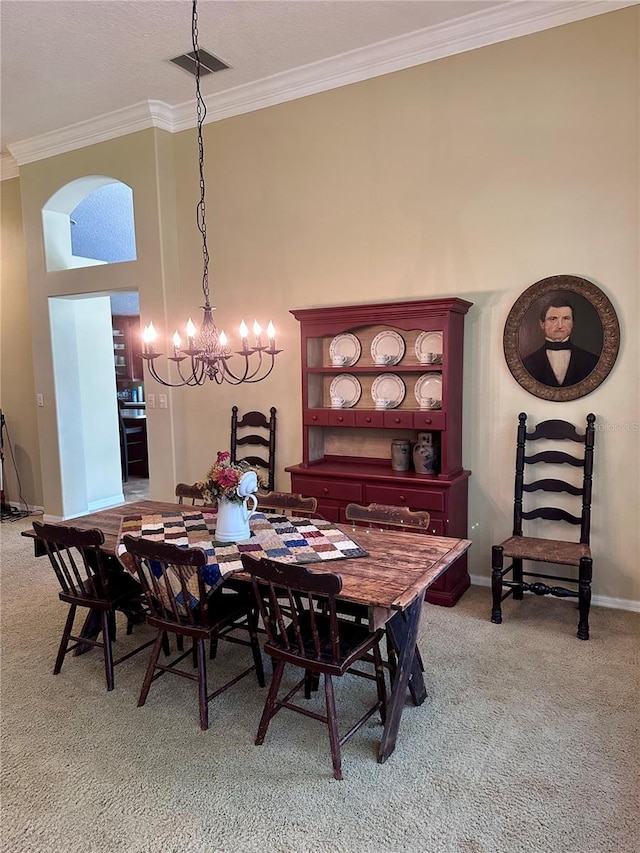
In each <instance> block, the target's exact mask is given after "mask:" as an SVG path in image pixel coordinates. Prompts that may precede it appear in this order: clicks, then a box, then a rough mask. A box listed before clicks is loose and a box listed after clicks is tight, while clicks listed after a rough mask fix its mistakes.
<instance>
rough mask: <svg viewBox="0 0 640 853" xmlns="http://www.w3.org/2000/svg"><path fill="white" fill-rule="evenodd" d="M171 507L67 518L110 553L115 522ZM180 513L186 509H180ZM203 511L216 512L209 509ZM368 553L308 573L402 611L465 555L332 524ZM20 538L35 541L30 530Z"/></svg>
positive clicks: (349, 595) (429, 539) (436, 544)
mask: <svg viewBox="0 0 640 853" xmlns="http://www.w3.org/2000/svg"><path fill="white" fill-rule="evenodd" d="M176 508H177V505H176V504H174V503H161V502H159V501H136V502H135V503H128V504H120V505H119V506H116V507H112V508H111V509H104V510H101V511H100V512H94V513H90V514H88V515H83V516H80V517H78V518H73V519H69V520H68V521H67V522H65V523H66V524H68V525H72V526H74V527H79V528H80V529H82V530H87V529H89V528H93V527H97V528H98V529H100V530H101V531H102V532H103V534H104V538H105V542H104V548H103V550H104V551H105V552H107V553H109V554H115V552H116V545H117V539H118V533H119V531H120V523H121V521H122V518H123V517H124V516H128V515H137V514H142V515H152V514H154V513H162V512H175V511H176ZM182 509H185V510H187V509H189V508H188V507H182ZM202 509H203V511H209V512H215V510H213V509H209V510H207V508H202ZM336 526H337V527H338V528H339V529H341V530H343V531H344V532H345V533H347V534H348V535H349V537H350V538H352V539H354V540H355V541H356V542H357V543H358V544H359V545H360V546H361V547H362V548H364V549H365V550H366V551H367V556H366V557H356V558H354V559H346V560H337V561H335V562H332V563H331V564H329V565H327V564H323V565H319V564H317V563H314V564H313V566H312V569H313V571H332V572H335V573H336V574H339V575H341V576H342V593H341V595H340V597H341V598H344V599H347V600H349V601H354V602H357V603H359V604H365V605H367V606H369V607H372V608H380V609H381V610H385V609H386V610H404V609H405V608H406V607H407V606H408V605H409V604H410V603H411V602H412V601H413V600H414V599H415V598H416V597H417V596H419V595H421V594H422V595H424V592H425V591H426V589H427V588H428V587H429V586H431V584H432V583H433V582H434V581H435V580H436V579H437V578H438V577H439V576H440V575H441V574H442V573H443V572H444V571H445V570H446V569H448V568H449V566H450V565H451V564H452V563H453V562H455V560H457V559H458V558H459V557H460V556H462V554H464V553H465V551H467V549H468V548H469V546H470V545H471V542H470V541H469V540H468V539H452V538H449V537H446V536H429V535H424V534H415V533H404V532H402V531H395V530H379V529H369V528H366V527H356V526H353V525H348V524H338V525H336ZM23 535H24V536H27V537H34V536H35V534H34V533H33V531H25V532H24V533H23Z"/></svg>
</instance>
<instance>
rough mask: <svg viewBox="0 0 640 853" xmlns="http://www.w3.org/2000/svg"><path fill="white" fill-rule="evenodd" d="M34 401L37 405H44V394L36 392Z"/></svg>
mask: <svg viewBox="0 0 640 853" xmlns="http://www.w3.org/2000/svg"><path fill="white" fill-rule="evenodd" d="M36 403H37V405H38V406H44V394H36Z"/></svg>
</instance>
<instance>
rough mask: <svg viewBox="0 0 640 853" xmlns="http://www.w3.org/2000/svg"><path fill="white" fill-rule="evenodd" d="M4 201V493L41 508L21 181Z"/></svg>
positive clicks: (0, 323)
mask: <svg viewBox="0 0 640 853" xmlns="http://www.w3.org/2000/svg"><path fill="white" fill-rule="evenodd" d="M0 201H1V204H2V207H1V212H0V221H1V222H2V232H1V237H0V240H1V242H0V250H1V266H0V282H1V288H0V408H1V409H2V411H3V412H4V415H5V418H6V432H5V436H4V437H5V447H4V455H5V462H4V491H5V498H6V500H7V501H10V502H11V503H12V504H20V505H22V504H23V501H24V502H26V503H27V504H28V505H29V506H42V475H41V472H40V453H39V451H38V426H37V421H36V400H35V391H34V384H33V358H32V356H31V318H30V314H29V289H28V286H27V262H26V254H25V244H24V232H23V228H22V206H21V200H20V181H19V179H18V178H12V179H11V180H7V181H3V182H2V184H1V185H0ZM7 436H8V441H7ZM12 448H13V453H12Z"/></svg>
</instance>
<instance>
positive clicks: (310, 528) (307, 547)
mask: <svg viewBox="0 0 640 853" xmlns="http://www.w3.org/2000/svg"><path fill="white" fill-rule="evenodd" d="M249 527H250V530H251V536H250V538H249V539H245V540H244V541H243V542H217V541H216V539H215V529H216V514H215V512H202V511H201V510H200V509H198V510H197V511H196V510H191V511H190V510H179V511H176V512H172V513H159V514H157V515H128V516H125V517H124V518H123V519H122V523H121V525H120V533H119V534H118V545H117V554H118V556H119V557H120V556H122V555H123V554H124V553H125V552H126V549H125V547H124V545H123V544H122V537H123V536H125V535H126V534H129V535H131V536H143V537H144V538H145V539H152V540H154V541H156V542H170V543H171V544H173V545H178V546H179V547H183V548H187V547H192V548H193V547H197V548H202V549H203V551H204V552H205V554H206V555H207V566H206V567H205V571H204V579H205V583H206V584H207V586H209V587H210V588H211V589H214V588H215V587H216V586H219V585H220V584H221V583H222V582H223V581H224V579H225V578H226V577H227V576H228V575H230V574H232V573H233V572H238V571H242V560H241V557H240V555H241V554H251V556H252V557H256V558H259V557H269V558H270V559H272V560H278V561H280V562H283V563H301V564H309V563H322V562H328V561H331V560H343V559H345V558H351V557H365V556H366V555H367V552H366V551H365V550H364V549H362V548H361V547H360V546H359V545H358V544H357V542H354V541H353V540H352V539H350V538H349V537H348V536H347V535H346V534H345V533H343V532H342V531H341V530H338V528H337V527H335V525H333V524H332V523H331V522H329V521H324V520H322V519H317V518H314V519H309V518H289V517H287V516H284V515H271V514H269V515H267V514H265V513H261V512H257V513H255V515H253V516H252V517H251V519H250V521H249ZM127 568H128V569H130V568H131V567H130V566H128V565H127Z"/></svg>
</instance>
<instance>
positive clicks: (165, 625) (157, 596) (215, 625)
mask: <svg viewBox="0 0 640 853" xmlns="http://www.w3.org/2000/svg"><path fill="white" fill-rule="evenodd" d="M123 543H124V545H125V548H126V549H127V555H125V556H123V557H122V559H123V561H124V559H125V557H127V556H128V558H129V559H131V560H133V563H134V565H135V570H136V572H137V574H138V578H139V580H140V583H141V584H142V587H143V589H144V592H145V596H146V598H147V603H148V607H149V615H148V616H147V622H148V624H149V625H151V626H152V627H154V628H156V629H157V635H156V639H155V642H154V646H153V651H152V652H151V658H150V660H149V665H148V666H147V671H146V674H145V677H144V681H143V684H142V690H141V692H140V698H139V700H138V707H140V706H142V705H144V704H145V702H146V700H147V696H148V694H149V688H150V687H151V683H152V682H153V681H155V680H156V678H159V677H160V676H161V675H163V674H165V673H167V672H169V673H172V674H173V675H178V676H181V677H182V678H187V679H191V680H192V681H197V683H198V698H199V706H200V728H201V729H203V730H206V729H207V728H208V727H209V702H210V701H211V700H212V699H214V698H215V697H216V696H219V695H220V694H221V693H222V692H223V691H225V690H227V689H228V688H229V687H231V686H232V685H234V684H236V683H237V682H238V681H240V679H241V678H244V677H245V676H247V675H249V674H250V673H251V672H253V671H255V673H256V676H257V679H258V684H259V685H260V687H264V683H265V681H264V669H263V665H262V656H261V653H260V645H259V643H258V633H257V624H258V615H257V608H256V604H255V601H254V600H253V599H252V597H251V596H250V594H245V595H242V594H233V593H226V594H224V595H223V587H222V586H219V587H217V588H216V589H215V590H214V591H213V592H208V591H207V588H206V583H205V577H206V572H207V558H206V554H205V553H204V551H203V550H202V549H201V548H180V547H178V546H176V545H172V544H170V543H167V542H154V541H151V540H149V539H144V538H140V539H139V538H135V537H133V536H125V537H124V538H123ZM247 593H248V591H247ZM234 625H236V626H237V628H238V629H242V630H245V631H247V632H248V634H249V639H248V640H239V639H238V638H234V641H235V642H240V643H242V645H246V646H250V647H251V651H252V655H253V664H252V665H251V666H249V667H247V668H245V669H243V670H242V671H241V672H240V673H239V674H238V675H236V676H234V677H233V678H232V679H231V680H229V681H227V682H226V683H225V684H223V685H221V686H220V687H218V688H217V689H216V690H214V691H213V692H212V693H209V692H208V687H207V654H206V647H205V641H209V642H211V640H212V639H216V640H217V639H218V638H222V637H223V636H224V632H226V631H227V630H228V629H230V628H231V627H232V626H234ZM168 634H175V635H176V636H177V637H184V638H187V639H191V641H192V647H191V648H189V649H187V651H181V650H180V649H179V651H180V654H179V655H178V656H177V657H176V658H174V660H172V661H171V662H169V663H167V664H160V663H159V662H158V658H159V656H160V650H161V648H162V646H163V641H164V638H165V637H166V635H168ZM187 657H191V658H193V664H194V668H195V672H193V671H187V670H184V669H179V668H177V665H178V664H179V663H180V662H181V661H182V660H184V659H185V658H187Z"/></svg>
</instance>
